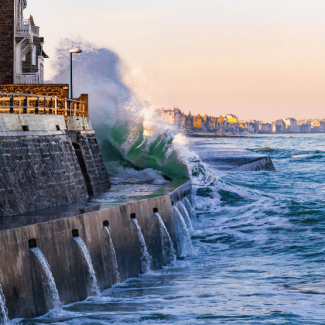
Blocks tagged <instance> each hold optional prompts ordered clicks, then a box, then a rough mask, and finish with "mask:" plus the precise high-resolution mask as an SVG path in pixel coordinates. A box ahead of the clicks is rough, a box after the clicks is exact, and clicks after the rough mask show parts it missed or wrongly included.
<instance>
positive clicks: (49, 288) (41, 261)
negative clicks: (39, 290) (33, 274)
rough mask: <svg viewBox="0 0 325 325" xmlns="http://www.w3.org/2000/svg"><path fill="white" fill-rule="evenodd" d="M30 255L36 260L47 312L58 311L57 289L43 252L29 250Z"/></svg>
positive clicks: (36, 248)
mask: <svg viewBox="0 0 325 325" xmlns="http://www.w3.org/2000/svg"><path fill="white" fill-rule="evenodd" d="M30 252H31V254H33V255H34V257H35V258H36V261H37V264H38V267H39V268H40V269H39V274H40V276H41V279H42V286H43V289H44V299H45V303H46V308H47V310H52V309H55V310H57V311H60V310H61V308H62V304H61V302H60V297H59V293H58V289H57V288H56V284H55V281H54V278H53V274H52V271H51V268H50V266H49V263H48V262H47V259H46V258H45V256H44V254H43V252H42V251H41V250H40V249H39V248H38V247H35V248H31V250H30Z"/></svg>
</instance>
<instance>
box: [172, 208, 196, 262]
mask: <svg viewBox="0 0 325 325" xmlns="http://www.w3.org/2000/svg"><path fill="white" fill-rule="evenodd" d="M173 217H174V223H175V229H176V238H177V255H178V256H179V257H184V256H186V255H189V254H191V252H192V242H191V237H190V234H189V232H188V230H187V227H186V223H185V221H184V218H183V216H182V214H181V213H180V212H179V210H178V209H177V207H176V206H173Z"/></svg>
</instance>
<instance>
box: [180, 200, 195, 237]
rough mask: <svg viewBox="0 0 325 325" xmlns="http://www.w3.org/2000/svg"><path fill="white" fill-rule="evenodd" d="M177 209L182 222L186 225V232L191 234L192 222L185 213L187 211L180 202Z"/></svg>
mask: <svg viewBox="0 0 325 325" xmlns="http://www.w3.org/2000/svg"><path fill="white" fill-rule="evenodd" d="M177 207H178V210H179V212H180V213H181V215H182V216H183V218H184V221H185V223H186V227H187V229H188V231H189V232H192V231H193V226H192V221H191V218H190V216H189V214H188V212H187V209H186V208H185V206H184V204H183V203H182V202H181V201H179V202H177Z"/></svg>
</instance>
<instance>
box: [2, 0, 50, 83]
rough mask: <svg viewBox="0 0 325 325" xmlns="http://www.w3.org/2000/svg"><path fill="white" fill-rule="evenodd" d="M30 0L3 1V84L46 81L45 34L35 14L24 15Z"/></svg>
mask: <svg viewBox="0 0 325 325" xmlns="http://www.w3.org/2000/svg"><path fill="white" fill-rule="evenodd" d="M26 7H27V0H1V1H0V84H41V83H43V82H44V59H45V58H47V55H46V54H45V53H44V51H43V44H44V38H43V37H40V36H39V27H37V26H35V23H34V19H33V17H32V16H31V17H30V18H28V19H24V16H23V11H24V9H25V8H26Z"/></svg>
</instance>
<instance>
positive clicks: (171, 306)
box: [21, 135, 325, 324]
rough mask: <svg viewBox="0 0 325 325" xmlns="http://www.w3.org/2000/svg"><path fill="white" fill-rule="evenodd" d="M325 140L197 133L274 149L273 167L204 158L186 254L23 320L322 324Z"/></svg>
mask: <svg viewBox="0 0 325 325" xmlns="http://www.w3.org/2000/svg"><path fill="white" fill-rule="evenodd" d="M324 140H325V136H324V135H293V136H292V138H290V137H289V136H288V135H278V136H258V137H252V138H223V139H220V138H219V139H203V140H202V144H204V143H206V142H207V143H208V144H209V147H210V148H211V150H213V147H214V146H215V147H218V148H220V146H223V147H234V148H241V149H248V150H251V151H254V152H257V153H261V154H267V155H270V156H271V157H272V159H273V162H274V165H275V167H276V169H277V172H263V171H262V172H224V171H223V172H218V171H216V170H213V168H211V169H210V170H209V166H205V168H206V173H207V175H208V176H207V177H204V178H202V177H194V178H193V182H194V184H195V185H194V189H195V190H196V193H197V194H196V196H195V200H196V213H197V221H196V222H194V223H193V224H194V228H195V232H194V234H193V236H192V242H193V247H194V251H193V254H192V255H191V256H189V257H187V258H186V259H185V260H184V261H177V263H176V265H175V266H174V267H170V268H166V269H164V270H161V271H157V272H154V273H152V274H147V275H143V276H141V277H139V278H137V279H130V280H128V281H126V282H124V283H122V284H119V285H117V286H115V287H113V288H112V289H110V290H106V291H105V292H103V293H102V295H101V297H96V298H90V299H88V300H87V301H84V302H80V303H76V304H72V305H69V306H65V307H64V308H63V311H62V313H61V314H59V315H57V314H55V315H52V316H51V315H49V316H47V317H42V318H38V319H34V320H22V321H21V323H23V324H33V323H48V324H50V323H52V324H59V323H60V324H112V323H114V324H123V323H142V324H152V323H159V324H174V323H177V324H231V323H234V324H324V323H325V267H324V259H325V201H324V191H325V164H324V163H325V141H324ZM190 141H194V140H190ZM262 147H263V148H266V147H271V148H272V149H267V150H265V149H260V148H262ZM191 148H194V150H195V147H193V146H191ZM210 167H211V166H210ZM209 173H210V175H209Z"/></svg>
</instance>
